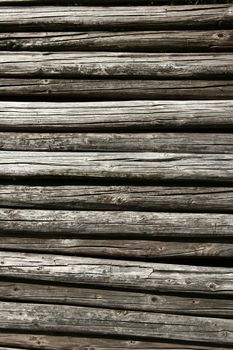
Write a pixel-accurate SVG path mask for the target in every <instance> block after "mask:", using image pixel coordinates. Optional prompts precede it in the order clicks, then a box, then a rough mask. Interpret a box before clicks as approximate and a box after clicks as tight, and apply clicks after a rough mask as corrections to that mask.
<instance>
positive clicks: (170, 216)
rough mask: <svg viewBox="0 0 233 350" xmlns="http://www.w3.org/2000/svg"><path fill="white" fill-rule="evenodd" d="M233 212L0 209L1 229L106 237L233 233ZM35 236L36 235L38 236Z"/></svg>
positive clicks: (4, 231) (218, 234)
mask: <svg viewBox="0 0 233 350" xmlns="http://www.w3.org/2000/svg"><path fill="white" fill-rule="evenodd" d="M232 226H233V216H232V215H231V214H213V213H210V214H198V213H162V212H161V213H159V212H158V213H152V212H137V211H131V212H129V211H120V212H114V211H104V212H102V211H68V210H64V211H62V210H30V209H3V208H1V209H0V231H1V233H8V234H9V233H18V234H20V233H25V234H26V233H28V234H29V233H31V234H38V233H40V234H43V235H44V236H45V237H46V236H47V235H48V234H57V235H59V236H61V235H64V236H65V237H67V236H71V235H74V236H75V237H76V238H81V237H82V236H84V237H88V236H89V237H90V236H94V237H95V238H96V237H103V236H105V237H106V236H107V238H108V239H109V238H118V237H124V238H126V239H127V238H129V237H133V238H136V237H141V238H143V237H144V238H146V237H147V238H149V237H164V236H165V237H173V238H178V237H189V238H197V237H212V238H217V237H219V238H220V237H221V238H222V239H223V238H224V237H225V238H227V237H228V238H229V237H232V235H233V231H232ZM35 237H36V236H35Z"/></svg>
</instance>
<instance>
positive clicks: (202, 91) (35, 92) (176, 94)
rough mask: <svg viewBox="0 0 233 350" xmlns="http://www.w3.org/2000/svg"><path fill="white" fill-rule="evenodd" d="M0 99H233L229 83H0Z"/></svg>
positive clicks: (77, 81)
mask: <svg viewBox="0 0 233 350" xmlns="http://www.w3.org/2000/svg"><path fill="white" fill-rule="evenodd" d="M0 97H4V98H5V97H7V98H8V99H15V98H22V99H25V98H26V99H28V98H31V99H39V100H40V101H41V100H43V99H45V100H48V99H49V100H51V99H55V100H59V101H61V98H64V99H65V100H73V99H76V100H77V99H79V100H87V99H88V100H90V99H91V100H129V99H130V100H131V99H139V100H142V99H148V100H150V99H152V100H155V99H160V100H161V99H165V100H166V99H174V100H176V99H178V100H184V99H191V100H194V99H198V100H206V99H214V100H215V99H216V100H218V99H222V98H224V99H233V81H232V80H122V79H119V80H117V79H113V80H111V79H109V80H106V79H100V80H93V79H90V80H87V79H85V80H82V79H74V80H69V79H20V78H18V79H13V78H8V79H3V78H1V79H0Z"/></svg>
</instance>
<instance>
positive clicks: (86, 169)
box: [0, 151, 233, 183]
mask: <svg viewBox="0 0 233 350" xmlns="http://www.w3.org/2000/svg"><path fill="white" fill-rule="evenodd" d="M12 176H14V177H29V176H30V177H41V178H42V177H51V178H54V177H56V178H59V177H60V178H61V177H63V178H73V179H74V178H76V179H83V178H85V179H106V178H108V179H128V180H136V179H137V180H150V181H151V180H153V181H164V180H182V181H184V180H191V181H192V180H197V181H215V182H221V183H222V182H232V179H233V155H232V154H190V153H157V152H127V153H126V152H120V153H115V152H111V153H109V152H100V153H98V152H95V153H94V152H78V153H74V152H53V153H51V152H27V151H25V152H24V151H15V152H11V151H0V177H2V178H8V177H12Z"/></svg>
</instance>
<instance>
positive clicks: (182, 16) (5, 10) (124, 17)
mask: <svg viewBox="0 0 233 350" xmlns="http://www.w3.org/2000/svg"><path fill="white" fill-rule="evenodd" d="M232 20H233V11H232V5H231V4H217V5H213V4H211V5H197V4H196V5H184V6H158V7H156V6H145V7H143V6H136V7H88V8H87V7H80V6H79V7H75V6H74V7H65V6H60V7H58V6H57V7H56V8H54V7H52V6H51V7H44V6H42V7H35V8H34V9H33V11H32V10H31V8H30V7H10V8H9V7H1V18H0V30H1V31H11V32H14V31H19V30H24V31H28V30H42V31H45V30H47V31H48V30H54V31H61V30H66V31H67V30H77V29H81V28H82V29H88V30H93V29H97V30H105V29H113V28H114V29H119V30H124V29H127V30H130V29H136V30H139V29H143V30H145V29H169V30H171V29H182V28H197V29H201V28H214V27H215V28H216V26H218V27H222V28H227V27H231V28H232Z"/></svg>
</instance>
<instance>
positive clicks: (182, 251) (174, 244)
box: [0, 234, 233, 262]
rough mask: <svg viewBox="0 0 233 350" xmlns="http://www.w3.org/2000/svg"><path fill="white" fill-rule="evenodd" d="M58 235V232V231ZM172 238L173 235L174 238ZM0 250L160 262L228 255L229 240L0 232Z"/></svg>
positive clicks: (232, 248)
mask: <svg viewBox="0 0 233 350" xmlns="http://www.w3.org/2000/svg"><path fill="white" fill-rule="evenodd" d="M60 235H62V234H60ZM174 239H175V238H174ZM0 249H1V250H2V251H18V252H34V253H52V254H68V255H78V256H92V257H100V258H101V257H102V258H103V257H105V258H114V259H115V258H124V259H132V258H136V259H142V258H143V259H149V260H150V259H156V260H157V261H160V260H162V261H163V262H164V261H166V260H168V261H170V258H176V259H182V258H187V257H188V258H192V261H193V262H195V261H197V262H198V258H200V257H203V258H205V257H208V258H210V257H211V258H232V257H233V244H232V243H229V242H228V243H210V242H180V241H169V242H166V241H164V240H160V241H158V240H156V241H155V240H153V241H151V240H150V241H148V240H143V239H141V240H138V239H137V240H135V239H134V240H133V241H132V240H127V239H123V238H122V239H111V238H109V239H77V238H56V237H55V238H54V237H53V238H47V237H41V238H37V237H25V236H24V235H23V234H22V235H21V236H19V235H17V236H13V235H11V236H9V235H8V236H1V237H0ZM195 259H196V260H195Z"/></svg>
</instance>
